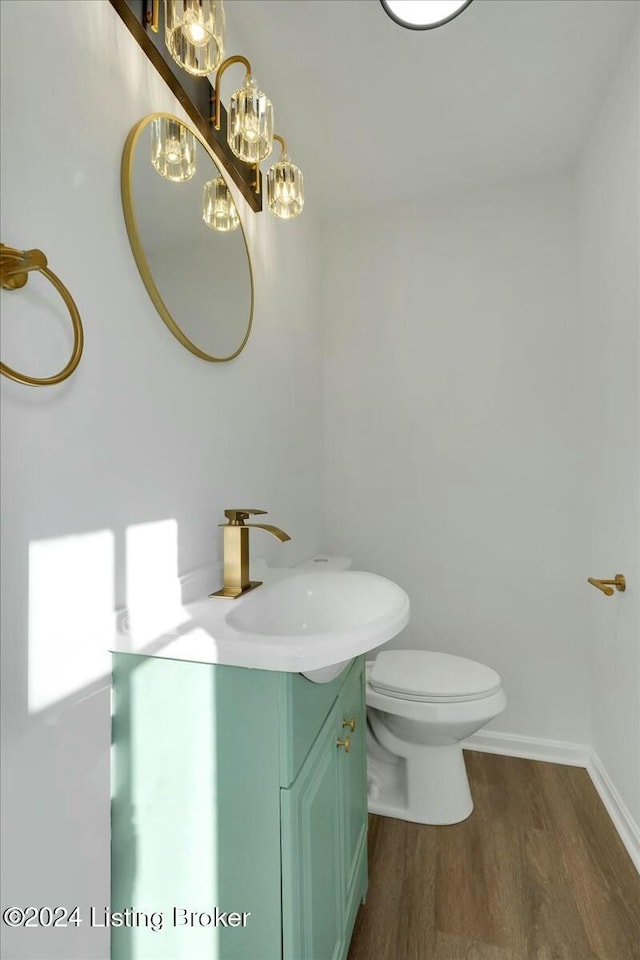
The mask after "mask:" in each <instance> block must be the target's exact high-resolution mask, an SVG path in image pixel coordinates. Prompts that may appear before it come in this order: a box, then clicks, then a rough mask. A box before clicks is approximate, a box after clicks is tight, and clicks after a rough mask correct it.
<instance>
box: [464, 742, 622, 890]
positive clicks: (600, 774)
mask: <svg viewBox="0 0 640 960" xmlns="http://www.w3.org/2000/svg"><path fill="white" fill-rule="evenodd" d="M462 746H463V747H464V748H466V749H467V750H479V751H480V752H482V753H498V754H501V755H502V756H506V757H523V758H524V759H525V760H543V761H545V762H546V763H563V764H565V765H566V766H569V767H585V768H586V770H587V773H588V774H589V776H590V777H591V782H592V783H593V785H594V787H595V788H596V790H597V792H598V796H599V797H600V799H601V800H602V803H603V804H604V807H605V810H606V811H607V813H608V814H609V816H610V817H611V821H612V823H613V825H614V827H615V828H616V831H617V833H618V836H619V837H620V839H621V840H622V842H623V844H624V846H625V848H626V850H627V853H628V854H629V856H630V857H631V860H632V862H633V865H634V866H635V868H636V870H637V871H638V873H640V827H638V824H637V823H636V822H635V820H634V819H633V817H632V816H631V814H630V813H629V811H628V810H627V807H626V806H625V804H624V802H623V800H622V798H621V796H620V794H619V793H618V791H617V790H616V788H615V786H614V785H613V782H612V781H611V778H610V777H609V774H608V773H607V771H606V770H605V768H604V766H603V764H602V761H601V760H600V757H599V756H598V754H597V753H596V752H595V750H594V749H593V748H592V747H590V746H589V745H588V744H586V743H570V742H568V741H565V740H545V739H544V738H542V737H523V736H518V735H516V734H513V733H499V732H498V731H495V732H494V731H493V730H484V731H482V730H481V731H480V732H479V733H474V734H473V736H471V737H469V738H468V739H467V740H464V741H463V743H462Z"/></svg>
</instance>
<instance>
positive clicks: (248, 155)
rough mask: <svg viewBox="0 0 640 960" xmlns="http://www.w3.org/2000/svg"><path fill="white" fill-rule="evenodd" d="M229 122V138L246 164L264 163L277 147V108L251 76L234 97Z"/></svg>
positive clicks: (232, 146) (234, 149) (237, 154)
mask: <svg viewBox="0 0 640 960" xmlns="http://www.w3.org/2000/svg"><path fill="white" fill-rule="evenodd" d="M227 124H228V127H227V140H228V141H229V146H230V147H231V150H232V151H233V153H235V155H236V157H239V158H240V160H244V161H245V162H246V163H260V161H261V160H264V159H265V157H268V156H269V154H270V153H271V150H272V148H273V107H272V106H271V101H270V100H269V99H268V98H267V96H266V95H265V94H264V93H262V91H261V90H258V88H257V86H256V82H255V80H254V79H253V77H251V76H250V75H247V77H246V78H245V81H244V86H243V87H242V88H241V89H240V90H236V92H235V93H234V94H233V96H232V97H231V101H230V103H229V116H228V118H227Z"/></svg>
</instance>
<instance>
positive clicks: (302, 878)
mask: <svg viewBox="0 0 640 960" xmlns="http://www.w3.org/2000/svg"><path fill="white" fill-rule="evenodd" d="M339 720H340V718H339V717H338V704H335V705H334V708H333V710H332V711H331V712H330V714H329V716H328V717H327V719H326V721H325V723H324V724H323V726H322V729H321V731H320V733H319V735H318V737H317V739H316V742H315V743H314V745H313V747H312V749H311V751H310V753H309V755H308V756H307V758H306V760H305V762H304V764H303V766H302V769H301V770H300V773H299V774H298V776H297V778H296V779H295V781H294V783H293V784H292V786H291V787H290V788H289V789H287V790H282V791H281V817H282V901H283V955H284V958H285V960H339V958H341V957H342V956H343V951H344V944H343V936H344V902H343V879H342V876H341V872H342V862H341V861H342V856H341V846H342V842H343V838H342V829H341V817H342V811H341V809H340V803H341V798H340V787H339V782H338V753H339V752H340V751H338V750H337V749H336V730H338V729H339Z"/></svg>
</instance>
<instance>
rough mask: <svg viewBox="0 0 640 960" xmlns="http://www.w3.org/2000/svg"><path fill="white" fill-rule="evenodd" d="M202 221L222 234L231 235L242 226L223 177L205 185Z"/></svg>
mask: <svg viewBox="0 0 640 960" xmlns="http://www.w3.org/2000/svg"><path fill="white" fill-rule="evenodd" d="M202 219H203V220H204V222H205V223H206V225H207V226H208V227H211V229H212V230H218V231H220V233H229V232H230V231H231V230H235V229H236V227H237V226H238V225H239V224H240V217H239V216H238V211H237V209H236V205H235V203H234V202H233V197H232V196H231V194H230V193H229V188H228V187H227V185H226V183H225V182H224V180H223V179H222V177H216V178H215V180H209V182H208V183H205V185H204V197H203V201H202Z"/></svg>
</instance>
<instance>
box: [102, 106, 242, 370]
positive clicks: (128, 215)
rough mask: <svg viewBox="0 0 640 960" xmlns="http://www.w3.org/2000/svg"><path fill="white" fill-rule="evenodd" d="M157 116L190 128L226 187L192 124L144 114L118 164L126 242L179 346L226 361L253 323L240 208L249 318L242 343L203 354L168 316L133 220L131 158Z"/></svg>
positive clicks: (221, 171) (211, 360)
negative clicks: (225, 350)
mask: <svg viewBox="0 0 640 960" xmlns="http://www.w3.org/2000/svg"><path fill="white" fill-rule="evenodd" d="M157 117H164V118H165V119H167V120H176V121H177V122H178V123H181V124H182V126H183V127H186V129H187V130H189V131H190V133H192V134H193V135H194V137H195V138H196V140H197V141H198V143H199V144H200V146H201V147H202V149H203V150H204V151H205V152H206V153H207V154H208V155H209V157H210V159H211V161H212V163H213V164H214V166H215V168H216V169H217V170H218V172H219V174H220V176H221V177H222V179H223V180H224V182H225V183H226V185H227V187H228V186H229V181H228V179H227V176H226V171H225V170H224V169H222V168H221V165H220V161H219V160H218V159H217V157H216V156H215V155H214V153H213V151H212V150H211V148H210V147H209V145H208V144H207V143H206V142H205V141H204V140H203V139H202V137H201V136H200V134H199V132H198V130H197V128H196V127H193V126H192V125H191V124H190V123H187V122H186V121H184V120H182V119H181V118H180V117H176V116H174V115H173V114H172V113H162V112H160V113H150V114H148V115H147V116H146V117H143V118H142V120H139V121H138V123H136V125H135V126H134V127H133V129H132V130H131V131H130V133H129V136H128V137H127V139H126V142H125V145H124V150H123V151H122V166H121V169H120V186H121V190H122V209H123V212H124V220H125V223H126V225H127V233H128V235H129V243H130V244H131V250H132V251H133V256H134V259H135V261H136V265H137V267H138V270H139V272H140V276H141V277H142V281H143V283H144V285H145V287H146V288H147V293H148V294H149V296H150V297H151V300H152V302H153V305H154V307H155V308H156V310H157V311H158V313H159V314H160V316H161V317H162V319H163V320H164V322H165V324H166V325H167V326H168V328H169V330H171V333H172V334H173V335H174V337H175V338H176V340H179V341H180V343H181V344H182V346H183V347H186V348H187V350H190V351H191V353H194V354H195V355H196V357H200V359H201V360H206V361H208V362H209V363H227V361H229V360H233V359H235V357H237V356H238V354H240V353H242V351H243V350H244V348H245V346H246V344H247V341H248V339H249V336H250V334H251V328H252V326H253V306H254V299H255V296H254V286H253V265H252V263H251V255H250V253H249V245H248V243H247V237H246V234H245V232H244V225H243V223H242V217H241V216H240V211H238V218H239V220H240V229H241V231H242V239H243V241H244V247H245V250H246V253H247V261H248V264H249V280H250V282H251V304H250V307H249V321H248V323H247V330H246V333H245V335H244V339H243V340H242V343H241V344H240V346H239V347H238V349H237V350H236V351H235V352H234V353H231V354H229V356H228V357H214V356H213V355H212V354H210V353H205V351H204V350H201V349H200V347H198V346H196V344H195V343H193V341H192V340H190V339H189V337H187V335H186V334H185V333H184V331H183V330H182V329H181V328H180V327H179V326H178V324H177V323H176V321H175V320H174V318H173V317H172V315H171V314H170V313H169V310H168V309H167V306H166V304H165V302H164V300H163V299H162V297H161V296H160V291H159V290H158V288H157V286H156V284H155V281H154V279H153V274H152V273H151V269H150V267H149V262H148V260H147V256H146V254H145V252H144V247H143V246H142V242H141V240H140V234H139V232H138V224H137V221H136V217H135V213H134V205H133V190H132V178H133V158H134V155H135V149H136V145H137V143H138V140H139V138H140V136H141V134H142V132H143V131H144V130H145V129H146V127H147V126H148V125H149V124H150V123H151V121H152V120H155V119H156V118H157Z"/></svg>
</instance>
